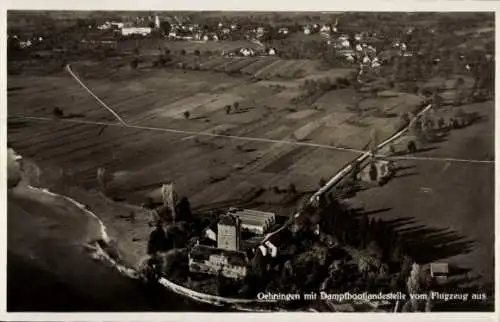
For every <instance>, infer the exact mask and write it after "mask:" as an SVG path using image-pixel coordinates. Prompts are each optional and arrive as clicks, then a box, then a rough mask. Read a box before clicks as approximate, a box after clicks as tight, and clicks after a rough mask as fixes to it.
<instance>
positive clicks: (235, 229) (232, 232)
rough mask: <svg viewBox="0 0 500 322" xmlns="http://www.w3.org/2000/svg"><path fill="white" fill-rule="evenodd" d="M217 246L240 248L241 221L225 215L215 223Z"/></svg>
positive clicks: (228, 248)
mask: <svg viewBox="0 0 500 322" xmlns="http://www.w3.org/2000/svg"><path fill="white" fill-rule="evenodd" d="M217 248H220V249H226V250H234V251H239V250H240V248H241V221H240V219H239V218H237V217H235V216H233V215H230V214H228V215H226V216H224V217H222V218H221V220H220V221H219V223H218V224H217Z"/></svg>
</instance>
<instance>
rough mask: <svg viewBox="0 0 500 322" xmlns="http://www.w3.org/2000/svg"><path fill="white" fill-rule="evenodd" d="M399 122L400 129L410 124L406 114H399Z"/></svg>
mask: <svg viewBox="0 0 500 322" xmlns="http://www.w3.org/2000/svg"><path fill="white" fill-rule="evenodd" d="M399 120H400V128H401V129H402V128H404V127H406V126H408V124H410V117H409V116H408V114H407V113H403V114H401V116H400V118H399Z"/></svg>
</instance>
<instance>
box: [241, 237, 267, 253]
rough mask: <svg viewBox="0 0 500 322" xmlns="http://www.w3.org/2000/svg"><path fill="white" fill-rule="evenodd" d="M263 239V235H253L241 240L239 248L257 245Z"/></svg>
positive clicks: (244, 248)
mask: <svg viewBox="0 0 500 322" xmlns="http://www.w3.org/2000/svg"><path fill="white" fill-rule="evenodd" d="M262 240H264V237H263V236H254V237H251V238H248V239H246V240H244V241H242V245H241V248H242V250H243V251H245V250H248V249H252V248H255V247H257V246H258V245H259V244H260V243H262Z"/></svg>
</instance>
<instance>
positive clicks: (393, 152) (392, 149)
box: [389, 144, 396, 155]
mask: <svg viewBox="0 0 500 322" xmlns="http://www.w3.org/2000/svg"><path fill="white" fill-rule="evenodd" d="M389 154H390V155H395V154H396V148H395V147H394V145H393V144H390V145H389Z"/></svg>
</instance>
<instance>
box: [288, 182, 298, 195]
mask: <svg viewBox="0 0 500 322" xmlns="http://www.w3.org/2000/svg"><path fill="white" fill-rule="evenodd" d="M288 191H289V192H290V193H291V194H296V193H297V188H296V187H295V185H294V184H293V182H292V183H290V186H289V187H288Z"/></svg>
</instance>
